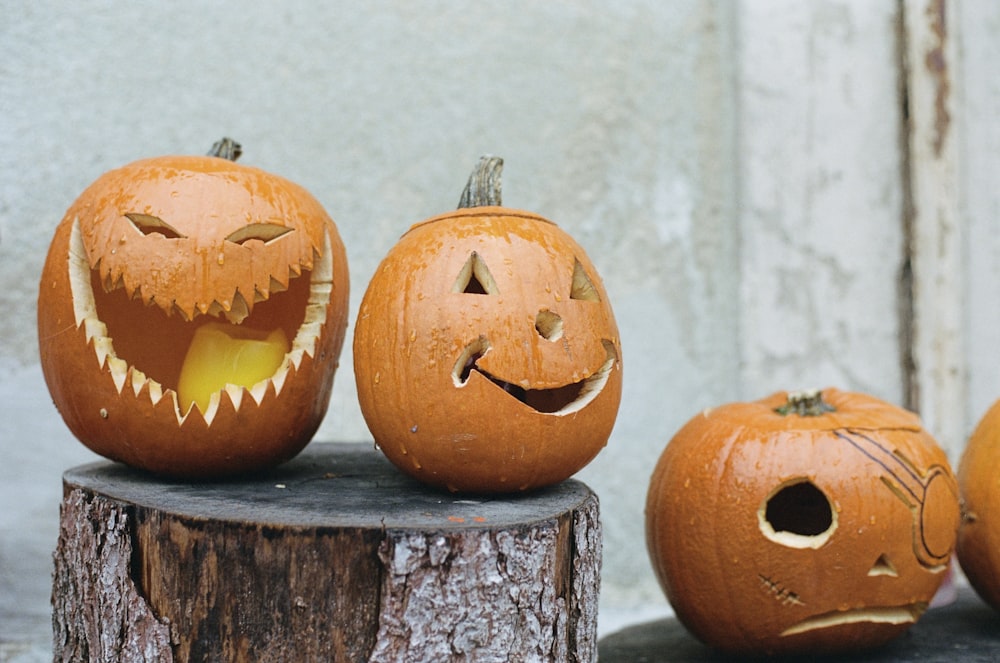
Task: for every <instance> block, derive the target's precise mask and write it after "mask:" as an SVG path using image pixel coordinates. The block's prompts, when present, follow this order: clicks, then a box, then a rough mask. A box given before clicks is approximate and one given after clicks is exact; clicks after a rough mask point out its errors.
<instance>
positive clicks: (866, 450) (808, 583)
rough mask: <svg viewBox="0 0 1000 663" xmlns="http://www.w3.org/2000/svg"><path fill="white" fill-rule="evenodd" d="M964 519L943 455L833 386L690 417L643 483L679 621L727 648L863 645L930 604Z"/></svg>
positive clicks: (655, 548) (651, 532) (764, 650)
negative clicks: (647, 481) (960, 519)
mask: <svg viewBox="0 0 1000 663" xmlns="http://www.w3.org/2000/svg"><path fill="white" fill-rule="evenodd" d="M958 522H959V507H958V498H957V485H956V483H955V479H954V477H953V475H952V473H951V470H950V468H949V466H948V461H947V458H946V456H945V454H944V452H943V451H942V450H941V449H940V448H939V447H938V446H937V444H936V443H935V441H934V440H933V439H932V438H931V436H930V435H929V434H928V433H927V432H926V431H925V430H924V429H923V428H922V427H921V423H920V420H919V418H918V417H917V416H916V415H914V414H912V413H910V412H907V411H905V410H902V409H900V408H897V407H895V406H892V405H890V404H888V403H885V402H883V401H880V400H878V399H876V398H873V397H870V396H866V395H863V394H856V393H849V392H841V391H837V390H835V389H828V390H825V391H823V392H812V393H801V394H792V395H788V394H785V393H783V392H782V393H777V394H774V395H773V396H771V397H769V398H765V399H763V400H760V401H756V402H752V403H732V404H729V405H724V406H722V407H718V408H715V409H711V410H706V411H705V412H703V413H701V414H699V415H697V416H696V417H694V418H693V419H691V420H690V421H689V422H688V423H687V424H686V425H685V426H684V427H683V428H681V430H680V431H679V432H678V433H677V434H676V435H675V436H674V438H673V439H672V440H671V441H670V443H669V444H668V445H667V447H666V449H665V450H664V452H663V454H662V456H661V457H660V460H659V462H658V463H657V465H656V468H655V470H654V472H653V476H652V479H651V482H650V486H649V493H648V496H647V502H646V538H647V546H648V549H649V554H650V558H651V560H652V562H653V567H654V569H655V571H656V574H657V577H658V579H659V581H660V584H661V585H662V587H663V589H664V591H665V593H666V595H667V598H668V599H669V600H670V603H671V604H672V606H673V608H674V610H675V612H676V614H677V617H678V618H679V619H680V621H681V622H682V623H683V624H684V625H685V626H686V627H687V628H688V630H690V631H691V632H692V633H693V634H694V635H695V636H697V637H698V638H699V639H701V640H702V641H704V642H705V643H707V644H709V645H710V646H712V647H715V648H717V649H721V650H724V651H728V652H733V653H742V654H754V655H759V654H774V653H817V652H836V651H844V650H849V649H863V648H868V647H873V646H876V645H879V644H882V643H884V642H887V641H888V640H890V639H892V638H893V637H895V636H897V635H898V634H900V633H902V632H903V631H904V630H905V629H906V628H908V627H909V626H910V625H911V624H913V623H914V622H915V621H916V620H917V619H918V617H919V616H920V615H921V614H922V613H923V612H924V610H925V609H926V608H927V606H928V604H929V602H930V600H931V599H932V598H933V596H934V593H935V592H936V590H937V588H938V586H939V585H940V583H941V581H942V580H943V579H944V577H945V575H946V573H945V571H946V570H947V567H948V562H949V559H950V556H951V553H952V548H953V546H954V543H955V537H956V530H957V527H958Z"/></svg>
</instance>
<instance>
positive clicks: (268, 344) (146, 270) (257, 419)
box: [38, 140, 348, 477]
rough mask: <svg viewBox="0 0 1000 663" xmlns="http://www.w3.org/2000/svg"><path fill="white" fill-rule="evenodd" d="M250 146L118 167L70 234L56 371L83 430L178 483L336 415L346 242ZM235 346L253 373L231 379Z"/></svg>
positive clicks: (83, 198) (269, 451) (56, 253)
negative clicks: (223, 364) (255, 164)
mask: <svg viewBox="0 0 1000 663" xmlns="http://www.w3.org/2000/svg"><path fill="white" fill-rule="evenodd" d="M238 155H239V146H238V145H236V144H235V143H232V142H231V141H228V140H225V141H221V142H220V143H218V144H217V145H216V147H215V148H213V153H212V155H210V156H165V157H158V158H152V159H145V160H141V161H136V162H134V163H131V164H129V165H127V166H124V167H122V168H119V169H117V170H113V171H110V172H108V173H105V174H104V175H102V176H101V177H100V178H98V179H97V180H96V181H95V182H94V183H93V184H92V185H90V186H89V187H88V188H87V189H86V190H85V191H84V192H83V193H82V194H81V195H80V197H79V198H78V199H77V200H76V202H74V203H73V205H72V206H71V207H70V208H69V210H68V211H67V212H66V215H65V217H64V218H63V220H62V222H61V223H60V224H59V226H58V227H57V228H56V232H55V237H54V238H53V240H52V243H51V245H50V248H49V253H48V258H47V260H46V262H45V266H44V269H43V272H42V278H41V284H40V288H39V296H38V334H39V349H40V353H41V360H42V369H43V372H44V375H45V380H46V383H47V384H48V387H49V391H50V392H51V395H52V399H53V401H54V402H55V405H56V408H57V409H58V410H59V412H60V414H61V415H62V417H63V419H64V420H65V422H66V424H67V426H68V427H69V428H70V430H71V431H72V432H73V434H74V435H75V436H76V437H77V438H79V440H80V441H81V442H82V443H83V444H85V445H86V446H87V447H89V448H90V449H92V450H93V451H95V452H96V453H98V454H101V455H102V456H105V457H107V458H110V459H112V460H116V461H121V462H124V463H127V464H128V465H131V466H133V467H137V468H141V469H145V470H149V471H152V472H156V473H161V474H166V475H172V476H177V477H220V476H225V475H233V474H238V473H243V472H250V471H255V470H260V469H264V468H267V467H270V466H273V465H276V464H278V463H281V462H283V461H285V460H288V459H289V458H291V457H293V456H294V455H295V454H297V453H298V452H299V451H300V450H301V449H302V448H303V447H304V446H305V445H306V444H307V443H308V442H309V440H310V439H311V437H312V435H313V434H314V433H315V431H316V429H317V427H318V426H319V424H320V422H321V420H322V418H323V416H324V414H325V413H326V409H327V405H328V402H329V398H330V391H331V388H332V383H333V377H334V372H335V370H336V367H337V363H338V358H339V355H340V350H341V346H342V345H343V340H344V334H345V330H346V324H347V297H348V272H347V258H346V253H345V251H344V246H343V244H342V242H341V240H340V236H339V235H338V233H337V229H336V227H335V225H334V223H333V221H332V220H331V219H330V217H329V216H328V215H327V213H326V211H325V210H324V209H323V208H322V206H321V205H320V204H319V202H317V201H316V199H315V198H313V197H312V196H311V195H310V194H309V193H308V192H307V191H306V190H305V189H303V188H302V187H300V186H298V185H296V184H294V183H292V182H290V181H288V180H286V179H283V178H281V177H279V176H277V175H273V174H270V173H266V172H264V171H262V170H259V169H257V168H252V167H247V166H241V165H237V164H236V163H234V160H235V158H236V157H237V156H238ZM224 157H228V158H224ZM248 352H257V353H258V354H257V356H256V357H254V358H249V359H248V358H247V353H248ZM223 355H229V356H231V357H233V358H234V359H233V362H235V363H232V362H231V365H230V367H229V368H234V367H235V369H236V370H235V371H234V372H233V373H232V374H231V376H230V377H225V378H222V379H221V380H222V381H221V382H219V377H218V376H219V373H218V371H220V370H228V369H225V368H219V366H218V361H217V360H218V359H219V357H220V356H223ZM186 357H187V359H186ZM209 360H212V361H215V365H214V366H213V365H211V362H210V361H209ZM182 373H184V374H185V375H184V377H183V378H182ZM182 380H184V381H185V383H186V384H187V385H188V389H187V390H188V392H190V393H189V394H187V395H182V397H179V396H178V390H179V383H180V382H181V381H182ZM229 380H232V381H233V382H229ZM181 391H183V389H181Z"/></svg>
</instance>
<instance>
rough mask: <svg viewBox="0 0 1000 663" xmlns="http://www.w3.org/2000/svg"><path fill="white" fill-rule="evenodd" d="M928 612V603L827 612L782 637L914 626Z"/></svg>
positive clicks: (799, 625)
mask: <svg viewBox="0 0 1000 663" xmlns="http://www.w3.org/2000/svg"><path fill="white" fill-rule="evenodd" d="M926 610H927V604H926V603H911V604H910V605H903V606H893V607H885V608H860V609H857V610H843V611H837V610H835V611H833V612H827V613H824V614H822V615H816V616H815V617H810V618H809V619H806V620H804V621H801V622H799V623H798V624H795V625H794V626H790V627H788V628H786V629H785V630H784V631H782V633H781V635H782V636H787V635H796V634H798V633H806V632H808V631H815V630H817V629H824V628H830V627H833V626H841V625H843V624H860V623H865V622H867V623H872V624H913V623H915V622H916V621H917V619H919V618H920V615H922V614H924V611H926Z"/></svg>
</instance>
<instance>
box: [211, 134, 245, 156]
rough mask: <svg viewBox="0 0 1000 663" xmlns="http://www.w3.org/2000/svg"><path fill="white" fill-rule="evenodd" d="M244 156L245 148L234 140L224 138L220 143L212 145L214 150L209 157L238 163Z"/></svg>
mask: <svg viewBox="0 0 1000 663" xmlns="http://www.w3.org/2000/svg"><path fill="white" fill-rule="evenodd" d="M241 154H243V147H242V146H241V145H240V144H239V143H237V142H236V141H235V140H233V139H232V138H223V139H222V140H220V141H216V143H215V144H214V145H212V149H211V150H209V151H208V156H210V157H219V158H220V159H227V160H229V161H236V160H237V159H239V158H240V155H241Z"/></svg>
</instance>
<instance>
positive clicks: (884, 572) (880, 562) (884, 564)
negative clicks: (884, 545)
mask: <svg viewBox="0 0 1000 663" xmlns="http://www.w3.org/2000/svg"><path fill="white" fill-rule="evenodd" d="M868 575H870V576H889V577H891V578H895V577H898V576H899V572H898V571H897V570H896V566H895V565H894V564H893V563H892V560H890V559H889V558H888V557H886V556H885V555H879V556H878V559H876V560H875V563H874V564H872V568H870V569H869V570H868Z"/></svg>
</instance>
